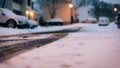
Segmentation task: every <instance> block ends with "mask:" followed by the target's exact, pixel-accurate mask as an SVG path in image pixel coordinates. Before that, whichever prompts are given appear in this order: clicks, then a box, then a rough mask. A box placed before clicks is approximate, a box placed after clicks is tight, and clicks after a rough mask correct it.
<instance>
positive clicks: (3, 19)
mask: <svg viewBox="0 0 120 68" xmlns="http://www.w3.org/2000/svg"><path fill="white" fill-rule="evenodd" d="M6 19H7V18H6V14H5V13H4V12H3V11H2V10H0V23H6Z"/></svg>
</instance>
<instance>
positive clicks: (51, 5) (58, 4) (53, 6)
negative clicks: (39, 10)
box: [45, 0, 68, 18]
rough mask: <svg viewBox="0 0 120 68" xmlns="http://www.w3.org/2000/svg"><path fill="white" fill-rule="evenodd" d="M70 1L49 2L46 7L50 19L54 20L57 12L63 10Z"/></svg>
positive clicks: (49, 0)
mask: <svg viewBox="0 0 120 68" xmlns="http://www.w3.org/2000/svg"><path fill="white" fill-rule="evenodd" d="M67 2H68V0H47V1H46V3H45V7H47V9H48V11H49V14H50V17H51V18H54V17H55V15H56V12H57V10H58V9H59V8H61V7H62V6H63V5H64V4H65V3H67Z"/></svg>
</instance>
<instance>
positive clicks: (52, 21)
mask: <svg viewBox="0 0 120 68" xmlns="http://www.w3.org/2000/svg"><path fill="white" fill-rule="evenodd" d="M47 25H53V26H54V25H63V20H62V19H60V18H53V19H50V20H48V21H47Z"/></svg>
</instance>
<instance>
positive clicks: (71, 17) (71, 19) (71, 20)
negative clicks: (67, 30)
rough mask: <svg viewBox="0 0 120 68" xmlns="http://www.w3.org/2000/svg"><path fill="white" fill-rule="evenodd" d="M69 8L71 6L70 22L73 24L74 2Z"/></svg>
mask: <svg viewBox="0 0 120 68" xmlns="http://www.w3.org/2000/svg"><path fill="white" fill-rule="evenodd" d="M69 8H70V22H71V24H72V23H73V16H72V8H73V4H71V3H70V4H69Z"/></svg>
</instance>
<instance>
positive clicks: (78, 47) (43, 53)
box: [0, 23, 120, 68]
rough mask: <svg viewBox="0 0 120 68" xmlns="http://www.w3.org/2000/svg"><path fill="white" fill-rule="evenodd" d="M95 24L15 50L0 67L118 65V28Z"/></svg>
mask: <svg viewBox="0 0 120 68" xmlns="http://www.w3.org/2000/svg"><path fill="white" fill-rule="evenodd" d="M96 26H97V25H96V24H93V25H89V26H86V27H84V28H83V29H82V31H85V32H76V33H70V34H69V35H68V36H66V37H65V38H63V39H60V40H58V41H56V42H53V43H50V44H47V45H46V46H43V47H40V48H37V49H34V50H31V51H28V52H25V53H22V54H19V55H17V56H15V57H13V58H11V59H9V60H7V61H5V62H3V63H0V68H120V64H119V63H120V46H119V45H120V44H119V41H120V31H119V30H118V29H117V28H116V25H115V24H113V23H111V24H110V25H109V26H107V27H105V26H100V27H98V26H97V27H96ZM95 27H96V28H95ZM104 29H105V30H104ZM87 31H88V32H87Z"/></svg>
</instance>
